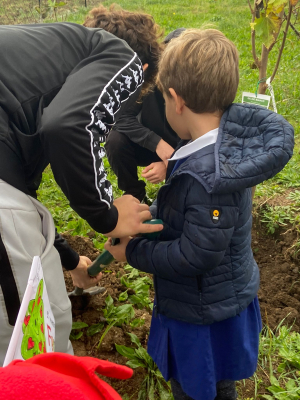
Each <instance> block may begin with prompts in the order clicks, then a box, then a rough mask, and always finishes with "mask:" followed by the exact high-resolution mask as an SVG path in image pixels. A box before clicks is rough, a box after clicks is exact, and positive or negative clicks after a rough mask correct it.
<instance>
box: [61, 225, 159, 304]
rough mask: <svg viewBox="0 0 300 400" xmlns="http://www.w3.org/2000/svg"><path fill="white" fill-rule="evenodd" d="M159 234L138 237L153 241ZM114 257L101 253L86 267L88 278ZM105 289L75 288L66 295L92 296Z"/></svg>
mask: <svg viewBox="0 0 300 400" xmlns="http://www.w3.org/2000/svg"><path fill="white" fill-rule="evenodd" d="M144 224H150V225H162V224H163V222H162V220H161V219H151V220H148V221H144ZM160 232H161V231H159V232H152V233H143V234H141V235H139V236H141V237H143V238H146V239H149V240H154V239H157V238H158V236H159V235H160ZM119 242H120V240H119V239H113V240H112V245H113V246H114V245H116V244H118V243H119ZM113 259H114V257H113V256H112V255H111V254H110V252H109V251H107V250H104V251H103V253H101V254H100V255H99V256H98V257H97V258H96V260H95V261H94V262H93V263H92V264H91V265H90V266H89V267H88V269H87V271H88V274H89V275H90V276H92V277H93V276H97V275H98V274H99V272H101V271H102V269H103V267H106V266H107V265H109V264H110V263H111V262H112V261H113ZM105 290H106V289H105V288H103V287H101V286H93V287H91V288H89V289H81V288H79V287H75V289H74V290H73V291H72V292H69V293H68V296H69V297H73V296H81V295H90V296H94V295H96V294H99V293H103V292H104V291H105Z"/></svg>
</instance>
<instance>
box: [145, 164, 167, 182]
mask: <svg viewBox="0 0 300 400" xmlns="http://www.w3.org/2000/svg"><path fill="white" fill-rule="evenodd" d="M166 173H167V167H166V165H165V163H163V162H162V161H158V162H154V163H152V164H150V165H148V166H147V167H146V168H145V169H143V171H142V177H143V178H146V179H147V181H149V182H150V183H160V182H162V181H163V180H164V179H165V178H166Z"/></svg>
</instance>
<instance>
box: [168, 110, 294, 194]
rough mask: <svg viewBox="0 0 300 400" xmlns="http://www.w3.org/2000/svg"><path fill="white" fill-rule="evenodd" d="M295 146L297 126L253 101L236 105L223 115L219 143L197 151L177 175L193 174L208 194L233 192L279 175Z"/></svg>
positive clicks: (180, 168)
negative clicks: (294, 126) (295, 128)
mask: <svg viewBox="0 0 300 400" xmlns="http://www.w3.org/2000/svg"><path fill="white" fill-rule="evenodd" d="M293 147H294V129H293V127H292V125H290V124H289V123H288V122H287V121H286V120H285V119H284V118H283V117H282V116H281V115H278V114H276V113H274V112H273V111H270V110H267V109H265V108H263V107H260V106H256V105H253V104H232V105H231V106H230V107H228V109H227V110H226V111H225V112H224V114H223V116H222V119H221V122H220V127H219V133H218V138H217V142H216V144H215V145H209V146H207V147H204V148H202V149H201V150H199V151H197V152H195V153H193V154H192V155H191V156H190V157H189V158H188V160H187V161H186V162H184V163H183V164H182V165H181V166H180V167H179V169H178V170H177V171H176V172H175V174H174V176H175V175H177V174H180V173H189V174H191V175H192V176H194V177H195V179H197V180H199V181H200V183H201V184H202V185H203V186H204V187H205V189H206V190H207V192H208V193H212V194H213V193H220V194H221V193H232V192H235V191H240V190H242V189H245V188H248V187H253V186H256V185H258V184H259V183H261V182H263V181H265V180H266V179H270V178H272V177H273V176H275V175H276V174H277V173H278V172H279V171H281V170H282V169H283V168H284V166H285V165H286V164H287V163H288V161H289V160H290V158H291V157H292V155H293ZM213 155H214V157H213Z"/></svg>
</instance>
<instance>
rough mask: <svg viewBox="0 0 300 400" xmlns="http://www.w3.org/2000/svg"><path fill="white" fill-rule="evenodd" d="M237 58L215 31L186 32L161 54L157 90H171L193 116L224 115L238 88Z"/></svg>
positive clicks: (229, 44)
mask: <svg viewBox="0 0 300 400" xmlns="http://www.w3.org/2000/svg"><path fill="white" fill-rule="evenodd" d="M238 63H239V56H238V52H237V49H236V47H235V46H234V44H233V43H232V42H231V41H230V40H229V39H227V38H226V37H225V36H224V35H223V33H222V32H220V31H218V30H215V29H206V30H200V29H187V30H186V31H184V32H183V33H182V34H181V35H180V36H179V37H178V38H175V39H172V40H171V42H170V43H169V44H168V45H167V47H166V49H165V50H164V52H163V54H162V56H161V59H160V62H159V71H158V77H157V85H158V87H159V89H160V90H161V91H162V92H164V93H165V94H166V95H167V96H170V93H169V88H173V89H174V90H175V92H176V93H177V95H179V96H181V97H182V98H183V100H184V102H185V104H186V106H187V107H188V108H190V109H191V110H192V111H193V112H195V113H199V114H200V113H213V112H216V111H224V110H225V109H226V108H227V107H228V106H229V105H230V104H231V103H232V102H233V100H234V98H235V95H236V91H237V87H238V84H239V67H238Z"/></svg>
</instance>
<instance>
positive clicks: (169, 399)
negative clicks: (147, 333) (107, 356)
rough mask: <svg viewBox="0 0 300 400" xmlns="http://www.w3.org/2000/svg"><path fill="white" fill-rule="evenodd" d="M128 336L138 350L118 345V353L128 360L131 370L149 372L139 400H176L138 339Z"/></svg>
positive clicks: (143, 383)
mask: <svg viewBox="0 0 300 400" xmlns="http://www.w3.org/2000/svg"><path fill="white" fill-rule="evenodd" d="M127 334H128V335H129V336H130V339H131V342H132V343H133V344H135V345H136V346H137V348H135V349H134V348H132V347H126V346H120V345H118V344H116V345H115V346H116V349H117V351H118V353H120V354H121V355H122V356H124V357H126V358H128V361H127V362H126V364H127V365H128V366H129V367H130V368H133V369H135V368H139V367H142V368H145V370H146V371H147V374H146V377H145V379H144V380H143V382H142V384H141V387H140V390H139V394H138V400H156V399H161V400H174V399H173V395H172V392H171V389H170V385H169V384H167V383H166V381H165V380H164V378H163V376H162V374H161V372H160V371H159V369H158V368H157V365H156V364H155V362H154V361H153V360H152V358H151V357H150V356H149V354H148V353H147V351H146V350H145V349H144V347H143V346H142V345H141V342H140V341H139V339H138V337H137V336H136V335H134V334H133V333H127Z"/></svg>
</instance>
